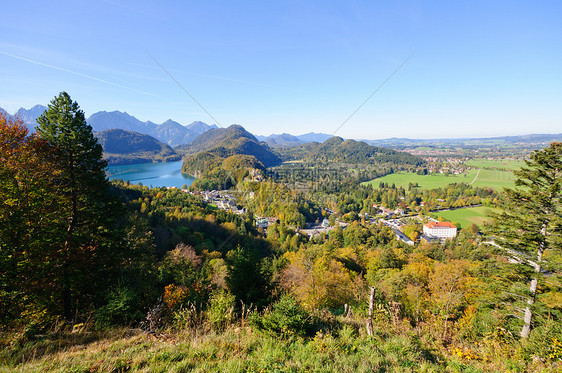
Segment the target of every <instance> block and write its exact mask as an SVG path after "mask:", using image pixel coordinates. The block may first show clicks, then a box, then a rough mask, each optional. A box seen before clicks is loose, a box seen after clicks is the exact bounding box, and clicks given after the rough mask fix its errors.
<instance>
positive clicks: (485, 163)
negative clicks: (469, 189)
mask: <svg viewBox="0 0 562 373" xmlns="http://www.w3.org/2000/svg"><path fill="white" fill-rule="evenodd" d="M466 165H467V166H470V167H477V168H495V169H498V170H511V171H513V170H518V169H520V168H521V167H523V166H525V162H523V161H522V160H514V159H472V160H470V161H468V162H466Z"/></svg>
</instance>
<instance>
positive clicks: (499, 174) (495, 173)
mask: <svg viewBox="0 0 562 373" xmlns="http://www.w3.org/2000/svg"><path fill="white" fill-rule="evenodd" d="M477 172H478V171H475V170H472V171H471V174H472V173H474V176H476V173H477ZM472 180H474V178H473V179H471V180H470V181H471V182H472ZM514 181H515V175H513V172H511V171H504V170H489V169H484V168H481V169H480V172H479V173H478V177H477V178H476V180H475V181H474V183H472V186H473V187H481V188H484V187H489V188H494V189H495V190H502V188H513V187H514V186H515V183H514ZM469 184H470V182H469Z"/></svg>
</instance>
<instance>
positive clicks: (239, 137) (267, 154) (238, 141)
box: [174, 124, 281, 167]
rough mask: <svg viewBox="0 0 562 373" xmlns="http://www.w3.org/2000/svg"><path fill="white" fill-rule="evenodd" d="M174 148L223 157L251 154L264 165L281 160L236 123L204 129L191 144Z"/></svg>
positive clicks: (183, 151) (190, 152) (267, 165)
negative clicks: (225, 126) (224, 126)
mask: <svg viewBox="0 0 562 373" xmlns="http://www.w3.org/2000/svg"><path fill="white" fill-rule="evenodd" d="M174 150H175V151H176V152H177V153H179V154H182V155H183V154H197V153H200V152H209V153H212V154H216V155H218V156H220V157H223V158H227V157H230V156H233V155H237V154H245V155H251V156H254V157H255V158H256V159H257V160H258V161H260V162H261V163H262V164H263V165H264V166H266V167H270V166H274V165H276V164H279V163H280V162H281V159H280V158H279V157H278V156H277V155H276V154H275V153H274V152H273V151H272V150H271V149H270V148H269V146H268V145H267V144H265V143H261V142H259V141H258V140H257V139H256V137H255V136H254V135H252V134H251V133H250V132H248V131H246V130H245V129H244V127H242V126H240V125H236V124H233V125H231V126H230V127H228V128H216V129H211V130H209V131H206V132H205V133H203V134H202V135H200V136H198V137H197V138H196V139H195V140H194V141H193V142H192V143H191V144H188V145H181V146H178V147H176V148H175V149H174Z"/></svg>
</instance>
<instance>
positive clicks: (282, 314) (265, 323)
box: [250, 295, 312, 337]
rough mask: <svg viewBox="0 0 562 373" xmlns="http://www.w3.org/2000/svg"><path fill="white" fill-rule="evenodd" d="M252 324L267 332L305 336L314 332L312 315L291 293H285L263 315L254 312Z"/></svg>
mask: <svg viewBox="0 0 562 373" xmlns="http://www.w3.org/2000/svg"><path fill="white" fill-rule="evenodd" d="M250 324H251V325H252V326H254V327H257V328H258V329H260V330H263V331H265V332H268V333H271V334H275V335H282V336H301V337H304V336H306V335H310V334H311V332H312V323H311V322H310V317H309V316H308V314H307V313H306V312H305V310H304V309H303V308H302V307H301V306H300V305H299V304H298V302H297V301H296V300H295V298H293V297H292V296H290V295H283V296H282V297H281V298H280V299H279V300H278V301H277V302H275V303H274V304H273V309H272V310H268V311H266V312H265V313H264V314H263V315H262V316H259V315H258V314H257V313H253V314H252V315H251V316H250Z"/></svg>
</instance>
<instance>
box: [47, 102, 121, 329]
mask: <svg viewBox="0 0 562 373" xmlns="http://www.w3.org/2000/svg"><path fill="white" fill-rule="evenodd" d="M37 123H38V124H39V126H38V127H37V133H38V135H39V136H40V138H41V139H43V140H45V141H47V142H48V143H49V144H50V145H51V146H52V149H53V151H52V154H53V161H54V163H56V164H57V166H58V168H59V170H60V172H59V174H58V175H57V176H56V179H57V184H58V187H59V193H60V195H61V196H63V197H64V202H63V206H62V208H61V211H60V217H59V218H60V221H61V228H62V229H61V231H60V236H59V239H58V240H57V242H56V243H55V245H58V246H59V253H60V255H59V257H58V258H57V264H58V273H57V279H56V280H57V281H58V284H59V289H60V294H59V297H60V301H61V303H62V313H63V315H64V317H65V318H66V319H67V320H71V319H72V317H73V315H74V311H75V310H74V308H76V307H77V306H78V307H81V306H85V305H87V304H89V303H91V302H92V301H95V300H96V295H99V294H100V293H101V292H102V290H103V288H104V283H105V280H108V279H109V278H111V276H109V275H110V274H111V270H112V269H115V268H116V266H117V267H118V265H119V255H115V254H117V253H116V252H115V253H112V252H111V251H112V249H111V246H112V244H113V243H114V242H115V241H116V237H115V236H112V234H115V233H116V231H115V223H116V222H115V217H116V214H115V207H116V204H115V199H114V197H113V196H112V195H111V193H110V184H109V181H108V179H107V176H106V174H105V168H106V167H107V162H106V161H105V160H103V159H102V153H103V150H102V147H101V145H100V144H99V143H98V141H97V139H96V138H95V137H94V135H93V133H92V127H91V126H89V125H88V124H87V123H86V119H85V116H84V112H83V111H82V110H80V108H79V106H78V104H77V103H76V102H74V101H72V99H71V98H70V96H69V95H68V94H67V93H66V92H62V93H60V94H59V95H58V96H57V97H55V99H53V100H52V101H51V103H50V104H49V106H48V108H47V110H46V111H45V112H44V113H43V114H42V115H41V116H40V117H39V118H38V119H37ZM112 256H113V257H112Z"/></svg>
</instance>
